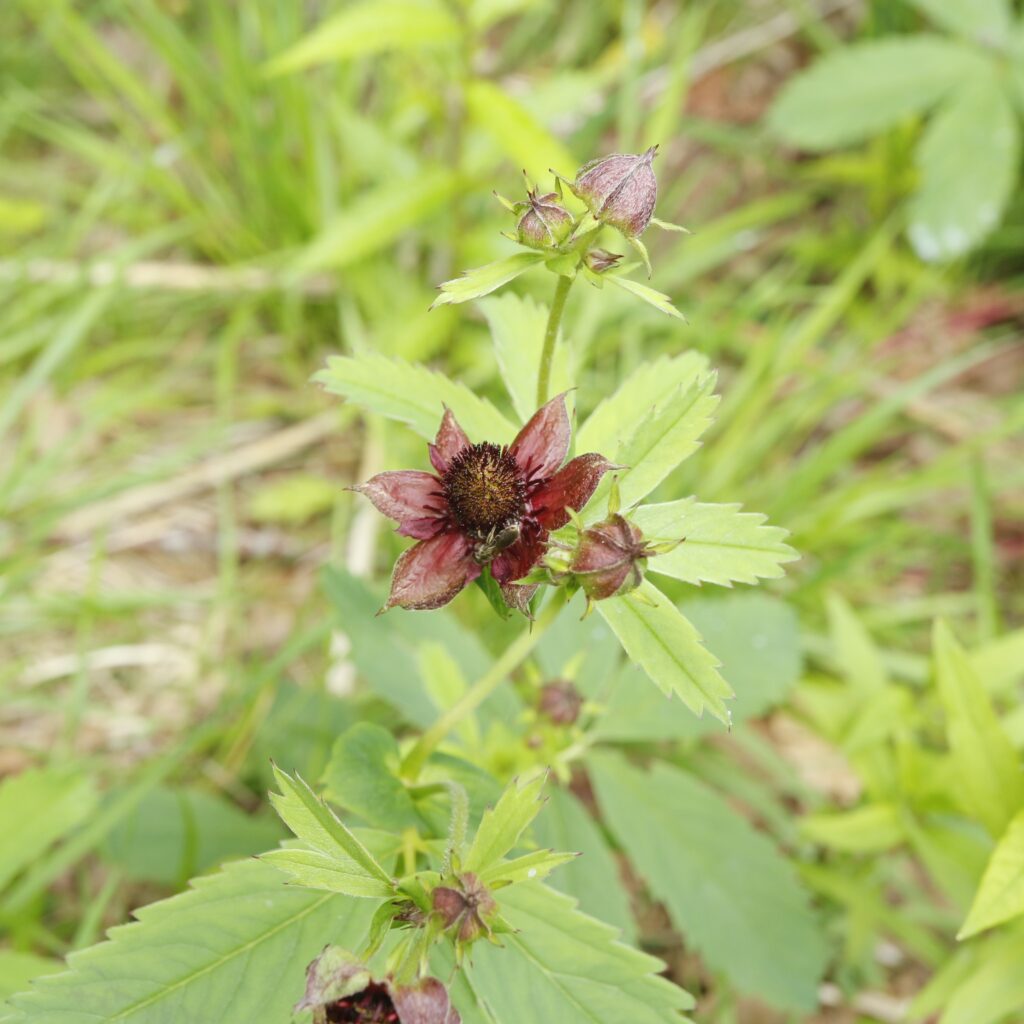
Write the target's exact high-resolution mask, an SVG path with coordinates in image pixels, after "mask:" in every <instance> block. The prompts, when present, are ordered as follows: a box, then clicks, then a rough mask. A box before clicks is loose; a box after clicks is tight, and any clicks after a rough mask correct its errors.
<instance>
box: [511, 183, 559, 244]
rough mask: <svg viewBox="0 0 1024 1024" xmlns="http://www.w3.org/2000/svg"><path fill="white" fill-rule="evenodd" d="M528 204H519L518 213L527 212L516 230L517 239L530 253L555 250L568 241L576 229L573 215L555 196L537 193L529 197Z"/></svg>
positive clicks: (517, 204)
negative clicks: (531, 251)
mask: <svg viewBox="0 0 1024 1024" xmlns="http://www.w3.org/2000/svg"><path fill="white" fill-rule="evenodd" d="M526 196H527V200H526V202H525V203H516V210H517V212H518V211H520V210H524V209H525V212H524V213H523V215H522V216H521V217H520V218H519V223H518V225H517V226H516V237H517V238H518V240H519V242H520V243H521V244H522V245H528V246H530V248H531V249H553V248H555V247H556V246H559V245H561V244H562V242H564V241H565V240H566V238H568V237H569V235H570V233H571V232H572V228H573V219H572V214H570V213H569V211H568V210H566V209H565V207H564V206H562V205H561V203H559V201H558V198H559V197H558V195H557V193H555V192H548V193H547V194H546V195H543V196H541V195H538V194H537V191H536V190H535V189H531V190H530V191H528V192H527V193H526Z"/></svg>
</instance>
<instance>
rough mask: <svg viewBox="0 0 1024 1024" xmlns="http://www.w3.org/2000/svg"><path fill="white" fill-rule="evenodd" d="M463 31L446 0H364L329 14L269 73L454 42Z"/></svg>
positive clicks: (273, 64)
mask: <svg viewBox="0 0 1024 1024" xmlns="http://www.w3.org/2000/svg"><path fill="white" fill-rule="evenodd" d="M459 35H460V29H459V23H458V22H457V21H456V20H455V18H454V17H453V16H452V14H451V12H450V11H449V10H447V9H446V8H445V6H444V4H442V3H434V2H423V0H421V2H417V0H363V2H362V3H357V4H353V5H352V6H350V7H348V8H347V9H346V10H343V11H341V12H340V13H338V14H336V15H335V16H334V17H332V18H328V19H327V20H326V21H324V22H323V23H322V24H320V25H318V26H317V27H316V28H315V29H314V30H313V31H312V32H310V33H309V35H307V36H305V37H304V38H303V39H300V40H299V42H297V43H296V44H295V45H294V46H292V47H290V48H289V49H287V50H285V51H284V53H282V54H280V55H279V56H277V57H275V58H274V59H273V60H271V61H270V62H269V63H268V64H267V73H268V74H271V75H283V74H288V73H289V72H293V71H301V70H303V69H304V68H309V67H315V66H316V65H318V64H325V63H327V62H328V61H342V60H352V59H353V58H356V57H367V56H370V55H372V54H375V53H381V52H384V51H387V50H414V49H423V48H424V47H430V46H438V45H443V44H445V43H450V42H453V41H454V40H457V39H458V38H459Z"/></svg>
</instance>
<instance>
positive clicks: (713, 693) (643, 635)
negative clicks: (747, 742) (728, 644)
mask: <svg viewBox="0 0 1024 1024" xmlns="http://www.w3.org/2000/svg"><path fill="white" fill-rule="evenodd" d="M597 610H598V611H599V612H600V613H601V616H602V617H603V618H604V620H605V622H607V623H608V625H609V626H610V627H611V628H612V631H613V632H614V633H615V635H616V636H617V637H618V638H619V642H620V643H621V644H622V646H623V648H624V649H625V651H626V654H628V655H629V657H630V658H631V659H632V660H633V661H634V662H636V663H637V664H638V665H639V666H640V667H641V668H642V669H643V670H644V671H645V672H646V673H647V675H648V677H649V678H650V679H651V680H652V681H653V682H654V683H655V684H656V685H657V686H658V687H659V688H660V689H661V691H662V693H664V694H665V695H666V696H671V695H672V694H675V695H677V696H678V697H679V699H680V700H682V701H683V703H684V704H686V706H687V707H688V708H690V710H691V711H693V712H694V714H697V715H701V714H703V713H704V709H705V708H707V709H708V710H710V711H711V713H712V714H713V715H714V716H715V717H716V718H719V719H721V720H722V721H723V722H728V721H729V712H728V709H727V708H726V704H725V701H726V700H727V699H728V698H729V697H731V696H732V695H733V692H732V688H731V687H730V686H729V684H728V683H727V682H726V681H725V680H724V679H723V678H722V677H721V675H719V673H718V665H719V661H718V659H717V658H716V657H715V656H714V655H713V654H712V653H711V652H710V651H709V650H708V649H707V648H706V647H705V646H704V645H703V644H702V643H701V638H700V634H699V633H698V632H697V630H696V629H695V628H694V627H693V625H692V624H691V623H690V621H689V620H688V619H686V618H685V617H684V616H683V614H682V612H680V611H679V609H678V608H677V607H676V606H675V605H674V604H672V602H671V601H670V600H669V599H668V598H667V597H666V596H665V595H664V594H663V593H662V592H661V591H660V590H658V588H657V587H655V586H654V585H653V584H652V583H651V582H650V581H648V580H645V581H644V582H643V583H641V584H640V586H639V587H638V588H637V590H634V591H633V592H632V593H631V594H626V595H625V596H624V597H611V598H608V600H606V601H598V602H597Z"/></svg>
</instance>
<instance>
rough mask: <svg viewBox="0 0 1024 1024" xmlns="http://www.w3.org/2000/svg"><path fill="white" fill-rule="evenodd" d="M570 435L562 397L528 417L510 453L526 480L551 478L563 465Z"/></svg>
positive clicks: (570, 431)
mask: <svg viewBox="0 0 1024 1024" xmlns="http://www.w3.org/2000/svg"><path fill="white" fill-rule="evenodd" d="M571 433H572V428H571V426H570V424H569V413H568V412H567V410H566V408H565V394H564V393H563V394H561V395H556V396H555V397H554V398H552V399H551V401H550V402H548V403H547V405H544V406H542V407H541V408H540V409H538V410H537V411H536V412H535V413H534V414H533V416H531V417H530V422H529V423H527V424H526V426H525V427H523V429H522V430H520V431H519V433H518V434H517V435H516V439H515V440H514V441H513V442H512V446H511V448H509V451H510V452H511V453H512V455H513V457H514V458H515V460H516V462H518V463H519V467H520V469H522V471H523V475H524V476H525V477H526V479H527V480H540V479H543V478H544V477H546V476H551V474H552V473H554V471H555V470H556V469H558V467H559V466H560V465H561V464H562V463H563V461H565V456H566V454H567V453H568V451H569V438H570V436H571Z"/></svg>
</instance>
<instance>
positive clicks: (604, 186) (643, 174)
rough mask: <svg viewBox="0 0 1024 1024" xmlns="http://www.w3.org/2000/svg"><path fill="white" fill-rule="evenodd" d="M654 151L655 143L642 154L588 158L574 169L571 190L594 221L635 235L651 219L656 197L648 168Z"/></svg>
mask: <svg viewBox="0 0 1024 1024" xmlns="http://www.w3.org/2000/svg"><path fill="white" fill-rule="evenodd" d="M657 151H658V147H657V146H651V148H650V149H648V150H647V152H645V153H639V154H629V153H614V154H612V155H611V156H606V157H603V158H602V159H600V160H591V162H590V163H588V164H584V165H583V166H582V167H581V168H580V169H579V170H578V171H577V172H576V180H575V181H574V182H573V185H572V190H573V192H574V193H575V194H576V195H577V196H578V197H579V198H580V199H582V200H583V202H585V203H586V204H587V208H588V209H589V210H590V212H591V213H592V214H593V215H594V217H595V219H596V220H599V221H600V222H601V223H602V224H609V225H611V226H612V227H613V228H616V229H617V230H619V231H621V232H622V233H623V234H624V235H625V236H626V237H627V238H636V237H637V236H638V235H642V234H643V232H644V230H645V229H646V227H647V225H648V224H649V223H650V222H651V216H652V215H653V213H654V203H655V201H656V200H657V198H658V182H657V181H656V180H655V177H654V169H653V168H652V167H651V162H652V161H653V160H654V155H655V153H657Z"/></svg>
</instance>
